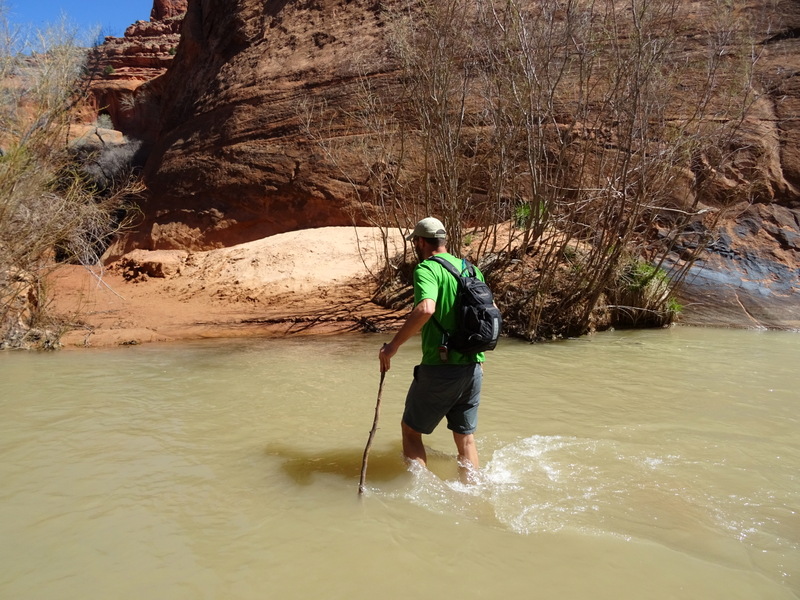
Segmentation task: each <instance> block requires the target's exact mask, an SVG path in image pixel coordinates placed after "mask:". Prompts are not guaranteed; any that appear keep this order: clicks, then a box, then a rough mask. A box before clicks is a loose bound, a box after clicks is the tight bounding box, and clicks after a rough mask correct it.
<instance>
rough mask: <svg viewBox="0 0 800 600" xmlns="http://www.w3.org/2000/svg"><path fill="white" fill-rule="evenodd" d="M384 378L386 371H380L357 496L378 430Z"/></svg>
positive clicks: (360, 489) (361, 490)
mask: <svg viewBox="0 0 800 600" xmlns="http://www.w3.org/2000/svg"><path fill="white" fill-rule="evenodd" d="M385 378H386V371H381V383H380V385H379V386H378V401H377V402H376V403H375V418H374V419H373V420H372V429H371V430H370V432H369V438H368V439H367V446H366V447H365V448H364V458H363V459H361V479H360V480H359V482H358V495H359V496H360V495H361V494H363V493H364V480H365V479H366V478H367V459H368V458H369V448H370V446H372V438H374V437H375V432H376V431H377V430H378V416H379V415H380V414H381V396H382V395H383V380H384V379H385Z"/></svg>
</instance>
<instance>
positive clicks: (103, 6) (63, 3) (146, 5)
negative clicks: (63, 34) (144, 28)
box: [0, 0, 153, 37]
mask: <svg viewBox="0 0 800 600" xmlns="http://www.w3.org/2000/svg"><path fill="white" fill-rule="evenodd" d="M0 4H4V5H5V9H6V11H5V12H6V14H5V16H6V18H7V19H8V21H9V22H10V23H11V24H13V25H20V26H23V27H29V26H30V27H34V28H36V29H42V28H43V27H44V26H45V25H47V24H53V23H57V22H58V21H59V20H60V19H61V16H62V15H66V17H67V20H68V22H69V24H70V25H72V26H74V27H76V28H77V29H78V30H79V31H80V32H81V33H84V32H86V34H88V33H90V32H96V31H100V33H101V34H102V35H114V36H117V37H121V36H122V35H123V34H124V33H125V29H126V28H127V27H128V25H130V24H131V23H134V22H135V21H148V20H149V19H150V10H151V9H152V8H153V0H0Z"/></svg>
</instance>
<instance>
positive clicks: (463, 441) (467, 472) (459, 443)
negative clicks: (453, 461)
mask: <svg viewBox="0 0 800 600" xmlns="http://www.w3.org/2000/svg"><path fill="white" fill-rule="evenodd" d="M453 439H454V440H455V442H456V448H457V449H458V473H459V476H460V478H461V481H462V482H463V483H474V482H475V480H476V475H477V473H478V467H479V466H480V465H479V462H478V446H477V445H476V444H475V436H474V435H473V434H471V433H468V434H466V435H465V434H463V433H456V432H455V431H454V432H453Z"/></svg>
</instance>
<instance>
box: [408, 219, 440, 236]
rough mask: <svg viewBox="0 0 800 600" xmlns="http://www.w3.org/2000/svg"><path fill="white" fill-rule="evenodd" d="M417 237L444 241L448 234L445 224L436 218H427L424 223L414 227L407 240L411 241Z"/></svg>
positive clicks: (421, 222) (423, 220)
mask: <svg viewBox="0 0 800 600" xmlns="http://www.w3.org/2000/svg"><path fill="white" fill-rule="evenodd" d="M415 237H422V238H428V239H437V240H443V239H445V238H446V237H447V233H446V232H445V230H444V224H443V223H442V222H441V221H440V220H439V219H437V218H435V217H425V218H424V219H422V221H420V222H419V223H417V225H416V227H414V231H412V232H411V233H410V234H409V236H408V237H406V239H407V240H408V241H411V240H412V239H414V238H415Z"/></svg>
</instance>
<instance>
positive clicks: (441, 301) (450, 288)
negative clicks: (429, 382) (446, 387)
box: [414, 252, 484, 365]
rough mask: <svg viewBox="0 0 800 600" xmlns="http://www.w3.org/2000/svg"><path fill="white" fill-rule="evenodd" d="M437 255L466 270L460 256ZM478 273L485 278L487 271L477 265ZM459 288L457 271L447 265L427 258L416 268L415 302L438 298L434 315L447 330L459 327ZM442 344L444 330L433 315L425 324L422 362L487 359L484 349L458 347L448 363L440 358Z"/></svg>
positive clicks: (435, 363)
mask: <svg viewBox="0 0 800 600" xmlns="http://www.w3.org/2000/svg"><path fill="white" fill-rule="evenodd" d="M436 256H439V257H442V258H444V259H446V260H448V261H450V262H451V263H452V264H453V266H455V267H456V269H458V270H459V271H463V269H464V266H465V265H464V264H463V261H462V260H461V259H460V258H456V257H455V256H453V255H452V254H449V253H447V252H443V253H440V254H437V255H436ZM475 273H476V274H477V276H478V277H479V278H480V280H481V281H483V273H481V272H480V271H479V270H478V268H477V267H475ZM457 291H458V281H457V280H456V278H455V277H453V274H452V273H450V272H449V271H448V270H447V269H445V268H444V267H443V266H442V265H440V264H439V263H437V262H436V261H435V260H430V259H428V260H423V261H422V262H421V263H419V264H418V265H417V267H416V269H414V306H416V305H417V304H419V303H420V302H422V301H423V300H426V299H430V300H433V301H434V302H436V312H435V313H434V315H433V317H434V318H436V320H437V321H438V322H439V323H440V324H441V326H442V327H444V328H445V329H446V330H447V331H450V332H452V331H454V330H455V328H456V311H455V310H453V307H454V306H455V303H456V292H457ZM441 344H442V332H441V330H440V329H439V328H438V327H437V326H436V323H434V322H433V318H431V319H429V320H428V322H427V323H425V325H424V326H423V327H422V364H423V365H441V364H448V365H465V364H470V363H475V362H483V360H484V355H483V352H481V353H479V354H461V353H460V352H456V351H455V350H450V352H449V356H448V360H447V363H442V360H441V359H440V358H439V346H441Z"/></svg>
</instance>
